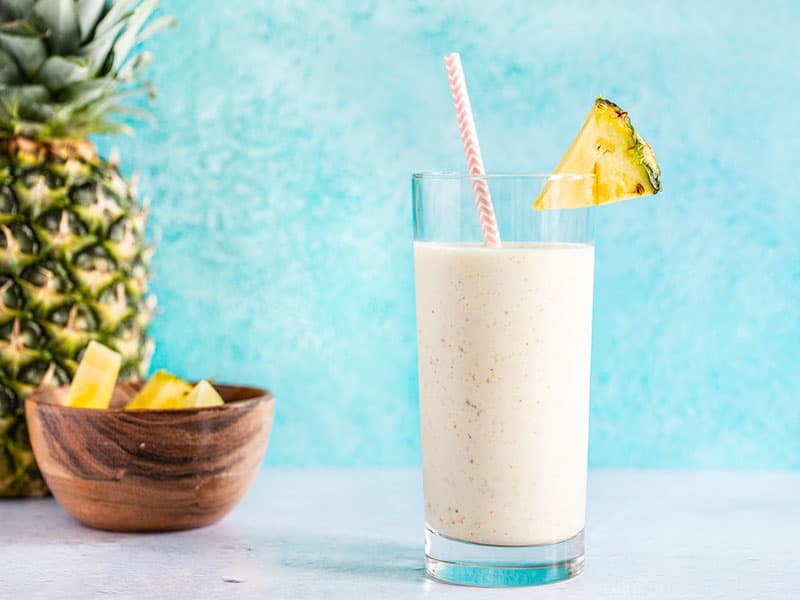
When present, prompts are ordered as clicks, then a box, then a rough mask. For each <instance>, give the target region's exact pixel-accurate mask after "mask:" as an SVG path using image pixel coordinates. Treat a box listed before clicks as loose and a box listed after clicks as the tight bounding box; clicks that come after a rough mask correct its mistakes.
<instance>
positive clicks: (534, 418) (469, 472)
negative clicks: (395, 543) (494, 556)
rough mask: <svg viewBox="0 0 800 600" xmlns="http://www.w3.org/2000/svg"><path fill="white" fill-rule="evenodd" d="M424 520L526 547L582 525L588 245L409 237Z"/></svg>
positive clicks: (462, 535)
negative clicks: (456, 241) (437, 240)
mask: <svg viewBox="0 0 800 600" xmlns="http://www.w3.org/2000/svg"><path fill="white" fill-rule="evenodd" d="M414 262H415V276H416V295H417V335H418V342H419V392H420V412H421V425H422V458H423V478H424V494H425V519H426V523H427V525H428V527H429V528H431V529H433V530H434V531H436V532H439V533H441V534H443V535H446V536H448V537H452V538H455V539H458V540H464V541H469V542H474V543H480V544H493V545H511V546H528V545H538V544H551V543H555V542H559V541H562V540H566V539H569V538H571V537H573V536H574V535H576V534H577V533H579V532H580V531H581V530H582V529H583V526H584V514H585V500H586V466H587V465H586V461H587V443H588V426H589V374H590V354H591V338H592V291H593V290H592V288H593V272H594V247H593V246H591V245H584V244H560V243H530V244H527V243H526V244H513V243H512V244H504V246H503V248H502V249H492V248H486V247H484V246H481V245H478V244H439V243H428V242H416V243H415V244H414Z"/></svg>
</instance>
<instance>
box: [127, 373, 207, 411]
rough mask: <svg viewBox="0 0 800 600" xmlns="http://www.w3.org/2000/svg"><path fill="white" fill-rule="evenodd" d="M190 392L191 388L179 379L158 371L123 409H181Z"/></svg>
mask: <svg viewBox="0 0 800 600" xmlns="http://www.w3.org/2000/svg"><path fill="white" fill-rule="evenodd" d="M191 391H192V386H191V385H190V384H188V383H187V382H185V381H184V380H183V379H181V378H180V377H177V376H175V375H173V374H172V373H168V372H166V371H158V372H157V373H156V374H155V375H153V376H152V377H151V378H150V380H149V381H148V382H147V383H146V384H144V387H143V388H142V390H141V391H140V392H139V393H138V394H136V395H135V396H134V397H133V400H131V401H130V402H128V404H127V405H126V406H125V408H126V409H141V408H181V407H182V406H183V403H184V402H185V401H186V396H187V395H188V394H189V392H191Z"/></svg>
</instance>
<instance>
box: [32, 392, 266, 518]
mask: <svg viewBox="0 0 800 600" xmlns="http://www.w3.org/2000/svg"><path fill="white" fill-rule="evenodd" d="M140 387H141V384H131V383H120V384H117V389H116V390H115V392H114V398H113V399H112V402H111V406H112V408H109V409H107V410H92V409H87V408H72V407H68V406H62V405H61V402H63V400H64V399H65V398H66V394H67V389H68V388H67V387H62V388H54V389H50V390H42V391H39V392H36V393H35V394H33V395H31V396H30V397H29V398H28V399H27V400H26V401H25V411H26V414H27V420H28V430H29V433H30V438H31V445H32V446H33V452H34V455H35V456H36V462H37V463H38V464H39V469H40V470H41V472H42V475H44V479H45V481H46V482H47V485H48V486H49V487H50V490H51V491H52V492H53V496H55V498H56V500H58V502H59V503H60V504H61V506H63V507H64V508H65V509H66V511H67V512H68V513H69V514H71V515H72V516H73V517H75V518H76V519H77V520H78V521H80V522H81V523H83V524H84V525H87V526H89V527H94V528H96V529H106V530H110V531H177V530H181V529H192V528H194V527H203V526H204V525H210V524H211V523H214V522H216V521H218V520H219V519H221V518H222V517H223V516H225V515H226V514H227V513H228V512H230V511H231V510H232V509H233V507H234V506H236V504H237V503H238V502H239V500H241V499H242V497H243V496H244V495H245V493H246V492H247V490H248V488H249V487H250V484H251V483H252V482H253V479H254V478H255V476H256V474H257V473H258V470H259V467H260V466H261V461H262V460H263V458H264V453H265V451H266V449H267V440H268V438H269V432H270V428H271V427H272V417H273V413H274V410H275V401H274V399H273V397H272V394H270V393H269V392H267V391H265V390H262V389H258V388H252V387H240V386H232V385H215V386H214V387H215V388H216V389H217V391H218V392H219V393H220V395H221V396H222V398H223V400H224V401H225V404H223V405H222V406H214V407H208V408H191V409H180V410H130V411H126V410H123V409H122V408H121V406H124V404H125V401H126V400H127V399H128V398H129V397H130V396H132V395H133V394H134V393H135V392H136V391H137V390H138V389H139V388H140Z"/></svg>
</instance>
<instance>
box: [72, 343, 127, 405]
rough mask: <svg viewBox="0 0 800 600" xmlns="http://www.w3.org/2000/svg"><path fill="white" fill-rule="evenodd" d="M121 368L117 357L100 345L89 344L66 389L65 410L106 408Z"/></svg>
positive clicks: (119, 357) (120, 361)
mask: <svg viewBox="0 0 800 600" xmlns="http://www.w3.org/2000/svg"><path fill="white" fill-rule="evenodd" d="M121 364H122V357H121V356H120V355H119V354H117V353H116V352H114V351H113V350H111V349H110V348H106V347H105V346H103V345H102V344H98V343H97V342H89V345H88V346H87V347H86V352H84V354H83V358H82V359H81V362H80V364H79V365H78V369H77V370H76V371H75V377H73V379H72V385H70V386H69V392H68V393H67V406H75V407H78V408H108V403H109V402H110V401H111V395H112V394H113V393H114V385H116V383H117V375H119V367H120V365H121Z"/></svg>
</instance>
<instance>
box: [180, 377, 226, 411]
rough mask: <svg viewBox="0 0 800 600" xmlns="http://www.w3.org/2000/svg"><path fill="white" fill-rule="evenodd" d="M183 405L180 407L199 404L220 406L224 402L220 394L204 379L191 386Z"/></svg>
mask: <svg viewBox="0 0 800 600" xmlns="http://www.w3.org/2000/svg"><path fill="white" fill-rule="evenodd" d="M184 402H185V405H184V406H181V408H190V407H191V408H196V407H200V406H220V405H222V404H224V402H223V401H222V396H220V395H219V394H218V393H217V390H215V389H214V386H212V385H211V384H210V383H208V382H207V381H206V380H205V379H204V380H203V381H201V382H199V383H198V384H197V385H195V386H194V387H193V388H192V391H191V392H189V395H188V396H186V398H185V399H184Z"/></svg>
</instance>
